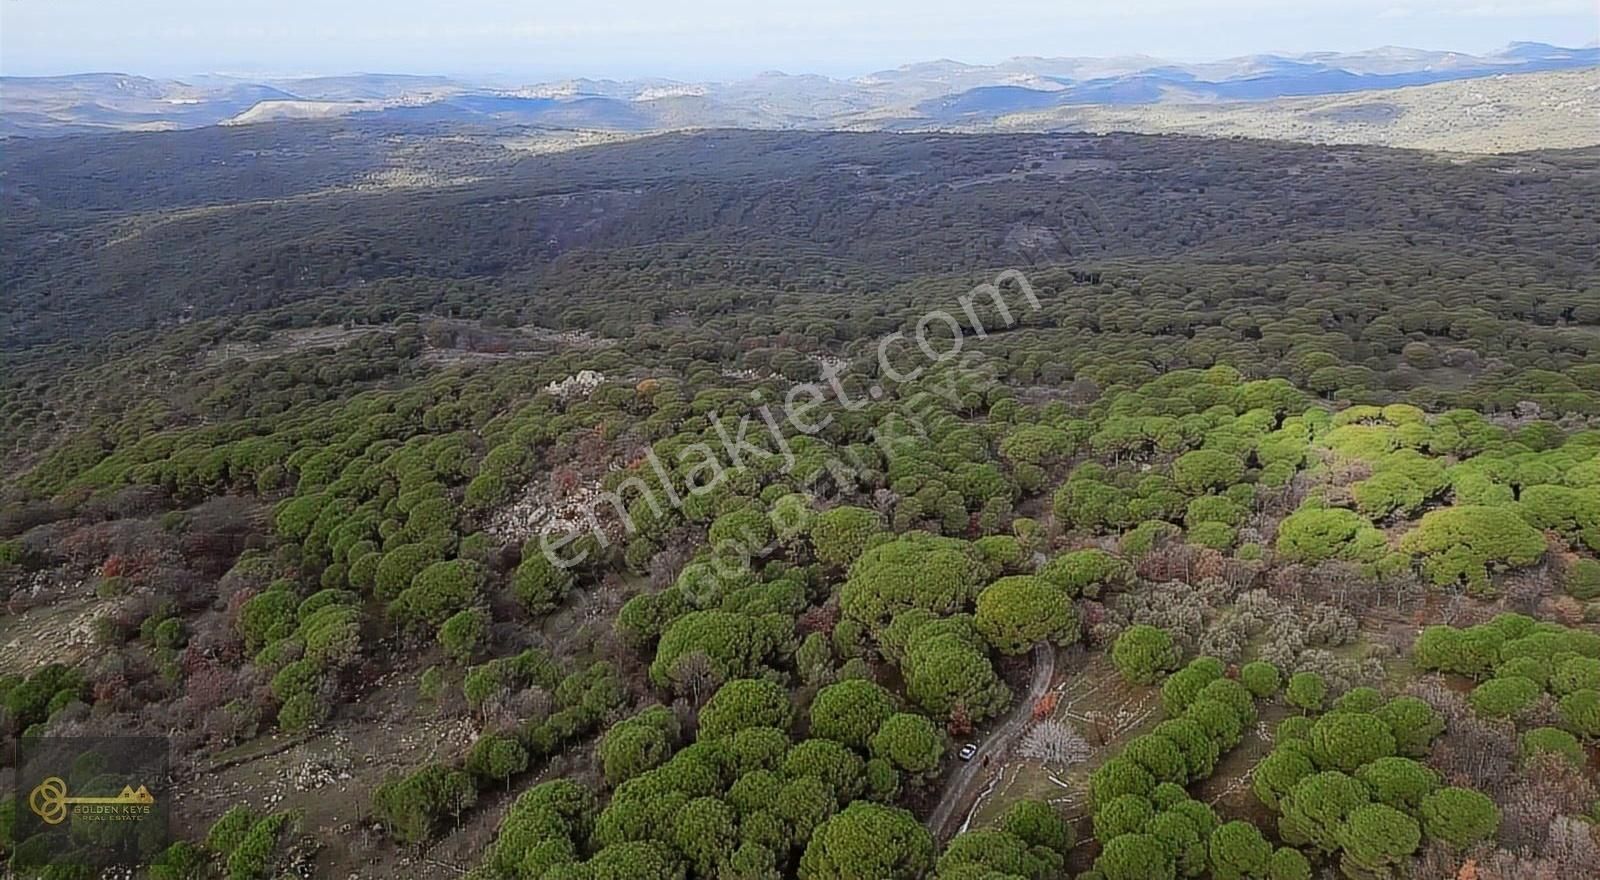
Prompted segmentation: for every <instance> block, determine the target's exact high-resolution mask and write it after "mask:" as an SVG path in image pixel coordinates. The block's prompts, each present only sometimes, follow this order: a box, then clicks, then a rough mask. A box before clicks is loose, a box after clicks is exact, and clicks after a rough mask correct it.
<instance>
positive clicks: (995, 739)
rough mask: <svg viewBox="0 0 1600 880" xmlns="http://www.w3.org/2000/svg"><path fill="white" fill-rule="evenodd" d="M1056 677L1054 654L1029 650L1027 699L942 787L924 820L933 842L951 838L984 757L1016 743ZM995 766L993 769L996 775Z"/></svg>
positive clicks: (974, 792)
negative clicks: (1030, 671)
mask: <svg viewBox="0 0 1600 880" xmlns="http://www.w3.org/2000/svg"><path fill="white" fill-rule="evenodd" d="M1055 674H1056V652H1055V649H1054V648H1052V647H1051V646H1050V645H1048V644H1046V643H1044V642H1040V643H1039V644H1037V645H1034V646H1033V681H1032V683H1030V684H1029V685H1028V693H1027V696H1025V697H1023V698H1022V699H1020V700H1018V701H1016V702H1015V703H1013V704H1012V706H1011V712H1010V713H1009V714H1008V715H1006V720H1005V721H1003V722H1001V724H1000V726H999V727H996V728H995V729H994V730H993V731H991V732H990V733H989V736H988V737H987V738H985V739H984V740H983V742H981V743H979V744H978V754H977V756H976V757H974V758H973V760H971V761H969V762H967V763H966V764H964V765H962V767H961V769H960V771H958V772H957V773H956V775H955V776H953V777H951V779H950V782H949V783H948V784H946V785H945V787H944V794H943V796H941V797H940V798H939V805H938V806H936V807H934V808H933V813H932V814H930V815H929V816H928V831H929V832H931V833H932V834H933V836H934V839H936V840H945V839H947V838H948V837H950V836H952V835H951V834H949V833H948V832H950V831H951V829H950V824H951V820H952V819H953V818H954V817H955V816H957V815H964V813H958V812H957V807H961V806H963V805H967V804H971V803H972V801H973V799H974V798H975V797H976V796H977V786H976V785H975V784H974V783H975V782H976V781H977V779H978V777H979V776H980V775H984V776H987V775H988V774H986V773H984V772H983V771H984V770H985V769H986V768H985V767H984V766H983V757H984V756H986V755H987V756H993V757H1000V756H1004V755H1005V754H1006V752H1007V751H1008V750H1010V748H1011V744H1012V743H1014V742H1016V739H1017V737H1018V736H1021V735H1022V731H1023V730H1024V729H1025V728H1026V727H1027V726H1028V721H1029V720H1031V719H1032V717H1033V704H1034V703H1035V702H1037V701H1038V700H1039V698H1040V697H1043V696H1044V695H1045V692H1046V691H1048V690H1049V689H1050V681H1051V679H1053V678H1054V677H1055ZM999 768H1000V765H999V764H996V765H995V766H994V769H995V770H996V771H998V770H999Z"/></svg>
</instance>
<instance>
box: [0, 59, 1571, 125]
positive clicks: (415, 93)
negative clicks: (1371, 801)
mask: <svg viewBox="0 0 1600 880" xmlns="http://www.w3.org/2000/svg"><path fill="white" fill-rule="evenodd" d="M1597 65H1600V48H1596V47H1592V46H1591V47H1585V48H1562V47H1558V46H1551V45H1548V44H1544V43H1513V44H1511V45H1510V46H1508V47H1507V48H1506V49H1504V50H1502V51H1500V52H1497V53H1494V54H1490V55H1468V54H1463V53H1460V52H1437V51H1428V50H1421V49H1404V48H1396V47H1384V48H1380V49H1373V50H1369V51H1366V52H1356V53H1336V52H1316V53H1311V54H1307V55H1300V56H1293V57H1290V56H1281V55H1250V56H1245V57H1241V58H1231V59H1227V60H1223V61H1211V62H1203V63H1197V64H1180V63H1174V62H1170V61H1165V60H1162V59H1159V58H1151V57H1148V56H1131V57H1121V58H1013V59H1011V60H1009V61H1005V62H1002V63H1000V64H993V65H973V64H963V63H960V62H957V61H949V60H941V61H930V62H925V63H921V64H912V65H907V66H905V67H899V68H896V69H894V70H886V71H882V72H879V73H874V74H870V75H867V76H862V77H856V78H853V79H833V78H829V77H823V76H816V75H790V74H785V73H765V74H760V75H758V76H755V77H752V78H750V79H745V80H739V81H735V82H726V83H683V82H675V81H671V80H627V81H615V80H589V79H578V80H567V81H563V82H555V83H543V84H537V85H530V86H521V87H490V86H486V85H481V84H475V83H468V82H463V81H460V80H455V79H449V78H445V77H432V76H404V75H394V74H353V75H349V76H326V77H313V78H299V79H282V80H266V81H259V82H258V81H250V80H245V79H240V78H235V77H224V76H202V77H196V78H192V79H188V80H185V81H178V80H157V79H148V78H145V77H139V76H131V75H126V74H113V73H89V74H79V75H73V76H59V77H0V135H8V136H15V135H26V136H47V135H59V134H72V133H82V132H90V131H104V130H120V131H127V130H165V129H174V128H194V127H200V126H207V125H243V124H251V123H259V122H269V121H273V120H282V119H306V118H329V117H336V116H343V115H347V114H353V113H363V114H376V115H378V116H379V117H380V118H392V119H394V120H396V121H420V122H469V123H482V124H491V125H533V126H542V127H550V128H564V129H591V130H600V131H619V132H645V131H656V130H664V129H681V128H710V127H731V128H842V129H917V128H930V127H938V128H947V127H960V128H972V127H985V126H990V125H996V126H1002V127H1004V126H1005V125H1006V124H1005V123H1002V122H1001V120H1003V119H1016V118H1046V119H1052V118H1053V119H1060V118H1065V117H1067V116H1070V115H1071V113H1072V112H1073V108H1084V107H1112V108H1127V107H1142V106H1149V105H1168V104H1173V105H1206V104H1221V103H1233V102H1260V101H1268V100H1275V99H1285V98H1302V97H1312V96H1327V95H1341V94H1347V93H1352V92H1367V91H1374V90H1382V89H1395V88H1401V87H1408V86H1420V85H1428V84H1433V83H1443V82H1449V81H1452V80H1463V79H1471V78H1478V77H1486V76H1495V75H1500V74H1511V73H1531V72H1540V71H1558V70H1569V69H1574V68H1590V67H1595V66H1597Z"/></svg>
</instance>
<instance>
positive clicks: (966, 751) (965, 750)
mask: <svg viewBox="0 0 1600 880" xmlns="http://www.w3.org/2000/svg"><path fill="white" fill-rule="evenodd" d="M957 754H959V755H960V756H961V760H963V761H970V760H972V759H973V758H974V757H975V756H976V755H977V754H978V744H977V743H967V744H966V745H964V746H962V747H961V751H960V752H958V753H957Z"/></svg>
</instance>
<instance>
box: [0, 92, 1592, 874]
mask: <svg viewBox="0 0 1600 880" xmlns="http://www.w3.org/2000/svg"><path fill="white" fill-rule="evenodd" d="M450 138H455V139H456V140H454V141H450V140H449V139H450ZM450 142H454V143H458V144H460V148H459V149H447V148H445V147H444V146H442V144H446V143H450ZM12 147H13V145H8V150H7V151H6V152H5V154H4V156H3V157H0V200H3V207H4V215H3V218H0V235H3V236H4V238H5V240H6V241H7V243H8V244H7V247H6V248H5V251H4V263H3V265H0V285H3V290H4V300H3V306H0V310H3V313H0V319H3V326H4V331H3V335H4V355H3V359H0V364H3V372H0V411H3V413H4V416H3V419H0V444H3V445H0V450H3V453H0V454H3V456H4V458H3V467H0V473H3V474H4V475H5V482H4V483H3V495H0V502H3V504H0V595H3V596H4V597H5V599H6V606H5V614H4V616H3V617H0V673H4V674H5V678H4V679H3V681H0V706H3V710H0V721H3V723H4V724H5V726H6V730H7V732H8V733H22V732H28V731H31V732H33V733H51V734H57V735H64V734H87V733H111V732H120V733H125V734H127V733H135V732H139V733H146V734H152V735H160V736H165V737H168V738H169V740H170V742H171V743H172V750H173V764H174V774H173V775H174V779H173V780H172V787H173V790H175V791H179V792H182V793H183V798H182V802H181V805H180V806H179V807H177V808H175V809H174V813H173V815H174V831H175V832H176V834H177V836H178V837H179V838H181V839H180V840H179V841H178V842H176V843H173V844H172V845H170V846H167V847H165V848H160V849H157V848H156V847H155V846H154V845H152V847H151V850H152V851H151V852H150V853H149V857H150V859H151V861H152V863H153V864H154V865H155V867H154V868H152V871H151V876H157V877H164V878H188V877H205V876H213V875H216V876H227V877H230V878H256V877H276V876H280V875H281V874H282V873H283V872H286V871H296V872H299V875H300V876H317V877H322V876H328V877H372V878H378V877H394V876H458V875H465V876H470V877H473V878H479V880H484V878H502V880H510V878H518V880H521V878H569V880H570V878H591V880H610V878H629V880H636V878H680V880H682V878H718V880H729V878H738V880H756V878H779V877H799V878H804V880H824V878H830V880H831V878H841V880H842V878H905V880H912V878H917V880H920V878H926V877H938V878H941V880H973V878H985V880H994V878H997V877H999V878H1014V877H1025V878H1031V880H1046V878H1058V877H1069V876H1078V877H1087V878H1090V880H1145V878H1176V877H1180V876H1181V877H1215V878H1219V880H1225V878H1238V877H1251V878H1271V880H1300V878H1310V877H1311V876H1313V875H1314V874H1316V875H1317V876H1321V874H1320V873H1317V872H1324V871H1338V872H1342V873H1343V875H1344V876H1349V877H1357V878H1365V877H1398V876H1411V877H1418V878H1423V877H1440V878H1447V877H1456V876H1458V874H1461V875H1462V876H1466V875H1465V874H1464V873H1463V872H1465V871H1467V870H1469V869H1470V870H1472V871H1475V872H1476V874H1475V875H1473V876H1478V877H1483V878H1490V877H1506V878H1511V877H1517V878H1521V877H1542V876H1562V877H1567V876H1571V877H1578V876H1589V875H1591V874H1594V873H1597V872H1600V840H1597V839H1596V836H1595V826H1594V823H1595V821H1596V820H1597V818H1600V812H1597V811H1600V793H1597V791H1596V780H1595V769H1594V768H1595V766H1596V761H1597V760H1600V759H1597V757H1596V749H1595V745H1596V742H1597V740H1600V632H1597V629H1596V623H1597V621H1600V561H1597V560H1596V556H1597V553H1600V288H1597V286H1596V285H1597V283H1600V272H1597V266H1596V261H1597V252H1596V250H1595V242H1596V241H1600V219H1597V209H1596V208H1595V205H1596V204H1600V176H1597V170H1600V153H1597V152H1595V151H1592V150H1588V151H1570V152H1544V153H1529V154H1516V155H1510V156H1502V157H1493V158H1489V157H1484V158H1479V159H1473V160H1461V159H1446V158H1440V157H1435V156H1429V155H1423V154H1418V153H1411V152H1404V151H1390V150H1384V149H1381V148H1365V147H1322V146H1312V145H1288V144H1273V143H1265V142H1255V141H1245V140H1205V139H1198V138H1193V139H1191V138H1163V137H1148V136H1135V135H1109V136H1104V137H1095V136H1087V135H1059V136H1057V135H1051V136H1045V135H1016V136H1008V135H972V136H954V135H888V134H842V133H832V134H816V133H779V132H732V131H727V132H707V133H702V134H694V135H670V136H663V137H658V138H649V139H643V140H638V141H632V142H627V143H622V144H615V145H609V146H604V147H595V148H590V149H584V150H576V151H569V152H563V153H557V154H549V155H531V154H528V153H522V152H517V151H514V150H511V149H508V148H507V147H505V146H504V145H503V143H502V141H501V140H500V139H499V137H498V136H497V135H495V134H494V133H487V132H483V131H454V130H450V131H446V130H441V131H438V132H433V133H432V135H431V136H430V137H428V138H417V137H413V136H409V135H406V134H404V133H403V132H399V131H396V130H393V129H388V128H384V127H380V126H371V127H362V126H359V125H353V124H331V123H304V124H293V125H277V126H270V127H250V128H239V129H210V130H200V131H192V132H174V133H163V134H149V135H139V136H122V135H118V136H114V137H84V138H61V139H56V140H53V141H51V142H50V143H49V144H48V145H44V144H32V143H26V142H19V143H17V144H15V145H14V148H12ZM157 157H160V158H159V159H158V158H157ZM129 167H131V168H138V169H141V171H140V172H139V173H136V174H131V175H130V174H120V173H117V172H116V171H115V169H118V168H129ZM401 178H403V179H404V180H405V181H406V182H405V183H404V184H400V183H397V182H396V181H397V180H399V179H401ZM552 538H555V539H557V540H555V541H552ZM562 539H564V540H562ZM968 744H971V745H972V746H973V747H974V748H973V752H974V753H973V754H967V753H966V752H964V751H963V746H966V745H968ZM967 759H970V762H969V761H968V760H967ZM11 803H12V801H11V799H9V798H8V799H7V800H6V804H7V806H4V807H0V810H10V809H12V807H11V806H9V805H10V804H11ZM14 819H15V817H8V821H7V822H5V823H0V828H4V829H6V830H7V831H8V834H7V836H8V837H9V836H10V835H9V829H10V828H11V827H12V826H11V821H13V820H14ZM6 845H7V847H8V851H9V853H10V854H11V857H13V858H15V859H17V860H18V862H17V863H19V864H20V863H23V862H26V861H27V860H28V859H29V858H37V857H38V856H39V854H40V852H42V851H44V849H45V848H47V847H49V846H51V845H53V844H51V842H49V841H45V840H41V839H34V840H9V841H8V842H7V844H6Z"/></svg>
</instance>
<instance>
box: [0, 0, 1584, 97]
mask: <svg viewBox="0 0 1600 880" xmlns="http://www.w3.org/2000/svg"><path fill="white" fill-rule="evenodd" d="M1596 9H1597V7H1596V3H1595V0H1204V2H1190V0H1089V2H1084V0H1026V2H1024V0H983V2H971V0H961V2H954V0H808V2H804V3H790V2H778V0H770V2H765V3H763V2H761V0H693V2H690V0H654V2H650V0H589V2H571V0H564V2H561V3H551V2H548V0H273V2H262V0H0V73H3V74H6V75H27V76H38V75H56V74H65V73H81V72H88V71H101V72H108V71H114V72H119V73H133V74H142V75H146V76H186V75H194V74H200V73H231V74H240V75H277V76H287V75H298V74H331V73H353V72H385V73H418V74H442V75H449V76H463V77H476V78H480V79H484V78H488V79H497V78H504V79H507V80H511V81H523V82H532V81H538V80H549V79H563V78H567V77H577V76H587V77H610V78H637V77H647V76H661V77H668V78H675V79H689V80H694V79H732V78H738V77H743V76H749V75H751V74H754V73H757V72H761V71H766V70H782V71H784V72H787V73H821V74H827V75H831V76H852V75H858V74H863V73H868V72H871V71H874V70H882V69H886V68H890V67H895V66H898V65H901V64H907V63H911V62H915V61H925V60H931V59H935V58H952V59H955V60H958V61H966V62H969V63H975V64H983V63H993V62H996V61H1000V60H1003V59H1006V58H1011V57H1015V56H1019V55H1042V56H1065V55H1078V56H1111V55H1128V54H1148V55H1154V56H1159V57H1165V58H1171V59H1174V60H1185V61H1188V60H1203V59H1214V58H1223V57H1230V56H1235V55H1246V54H1254V53H1259V52H1280V53H1299V52H1308V51H1316V50H1336V51H1353V50H1360V49H1367V48H1372V47H1375V46H1382V45H1399V46H1410V47H1416V48H1425V49H1452V50H1457V51H1465V52H1475V53H1481V52H1487V51H1490V50H1493V49H1497V48H1500V47H1502V46H1504V45H1505V44H1506V43H1508V42H1511V41H1513V40H1531V41H1539V42H1547V43H1555V44H1557V45H1566V46H1578V45H1588V44H1591V43H1593V42H1595V41H1596V39H1597V38H1600V18H1597V16H1600V13H1597V11H1596Z"/></svg>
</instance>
